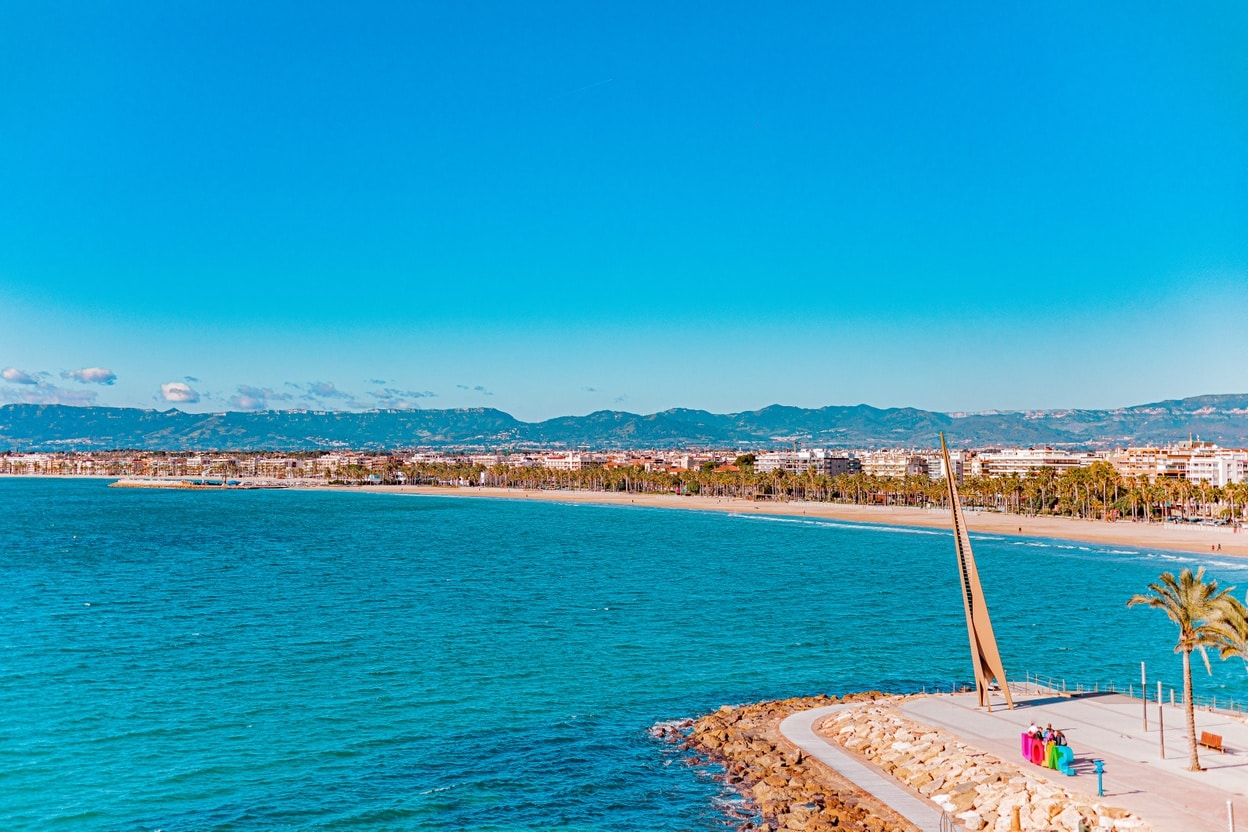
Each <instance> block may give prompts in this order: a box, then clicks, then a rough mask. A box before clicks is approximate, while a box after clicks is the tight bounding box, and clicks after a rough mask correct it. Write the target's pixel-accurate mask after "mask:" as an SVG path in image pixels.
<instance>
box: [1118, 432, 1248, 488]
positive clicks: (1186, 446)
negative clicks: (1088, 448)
mask: <svg viewBox="0 0 1248 832" xmlns="http://www.w3.org/2000/svg"><path fill="white" fill-rule="evenodd" d="M1106 459H1107V460H1108V461H1109V462H1110V463H1111V464H1112V465H1113V466H1114V468H1116V469H1117V470H1118V472H1119V473H1120V474H1122V475H1123V476H1124V477H1139V476H1145V477H1148V478H1149V479H1150V480H1155V479H1157V478H1158V477H1161V478H1163V479H1167V478H1168V479H1188V480H1191V481H1193V482H1208V483H1211V484H1213V485H1216V486H1218V487H1219V488H1221V487H1222V486H1224V485H1228V484H1230V483H1240V482H1244V480H1245V479H1248V451H1244V450H1228V449H1226V448H1219V447H1218V446H1217V445H1215V444H1213V443H1212V442H1201V441H1199V440H1188V441H1184V442H1179V443H1178V444H1177V445H1170V446H1168V447H1165V448H1127V449H1126V450H1122V451H1114V452H1112V453H1110V454H1108V455H1107V456H1106Z"/></svg>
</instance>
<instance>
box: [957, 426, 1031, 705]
mask: <svg viewBox="0 0 1248 832" xmlns="http://www.w3.org/2000/svg"><path fill="white" fill-rule="evenodd" d="M940 452H941V454H942V455H943V456H944V460H945V483H946V485H947V487H948V492H949V507H950V509H951V510H952V511H953V538H954V540H955V541H956V543H957V549H958V577H959V578H961V580H962V604H963V606H964V607H965V608H966V632H967V635H968V636H970V639H971V661H972V662H973V663H974V665H975V690H976V691H977V692H978V693H979V705H980V707H981V708H987V709H988V710H989V711H991V710H992V704H991V703H990V702H989V701H988V691H989V685H990V684H991V683H992V681H993V680H994V679H995V680H996V681H997V684H998V685H1000V687H1001V691H1002V693H1004V694H1005V701H1006V703H1008V704H1009V706H1010V710H1014V698H1013V697H1012V696H1010V686H1009V684H1007V683H1006V680H1005V667H1004V666H1003V665H1002V664H1001V654H1000V653H999V652H998V651H997V639H996V637H995V636H993V634H992V619H990V618H989V617H988V603H987V602H986V601H985V600H984V590H983V588H982V587H981V586H980V585H979V570H977V569H976V568H975V555H974V554H973V553H972V552H971V538H970V536H969V535H967V532H966V518H965V517H964V516H963V515H962V501H961V500H960V499H958V483H957V477H956V476H954V473H953V466H952V465H950V464H949V448H947V447H946V446H945V434H944V433H943V432H942V433H941V434H940Z"/></svg>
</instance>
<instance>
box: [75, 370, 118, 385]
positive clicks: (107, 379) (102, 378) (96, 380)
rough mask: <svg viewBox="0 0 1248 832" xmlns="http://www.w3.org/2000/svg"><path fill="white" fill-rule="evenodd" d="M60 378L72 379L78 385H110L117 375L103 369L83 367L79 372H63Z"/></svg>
mask: <svg viewBox="0 0 1248 832" xmlns="http://www.w3.org/2000/svg"><path fill="white" fill-rule="evenodd" d="M61 378H72V379H73V380H74V381H77V382H78V383H80V384H112V383H113V382H115V381H116V380H117V374H116V373H114V372H113V371H112V370H109V369H107V368H105V367H83V368H82V369H81V370H65V371H63V372H62V373H61Z"/></svg>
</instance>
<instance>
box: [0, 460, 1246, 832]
mask: <svg viewBox="0 0 1248 832" xmlns="http://www.w3.org/2000/svg"><path fill="white" fill-rule="evenodd" d="M975 546H976V555H977V558H978V560H979V565H980V571H981V574H982V577H983V580H984V583H985V587H986V592H987V595H988V598H989V603H990V606H991V608H992V612H993V616H994V619H995V623H996V629H997V636H998V640H999V642H1000V644H1001V648H1002V651H1003V653H1004V658H1005V661H1006V667H1007V669H1008V670H1009V671H1010V672H1011V673H1012V674H1015V675H1021V674H1022V672H1023V671H1024V669H1028V670H1031V671H1033V672H1041V673H1045V674H1053V675H1055V676H1065V677H1068V678H1070V679H1071V680H1072V681H1073V680H1075V679H1080V680H1082V681H1098V680H1099V681H1107V680H1109V679H1115V680H1118V681H1119V682H1123V683H1125V682H1127V681H1130V680H1133V679H1137V678H1138V673H1139V662H1140V661H1141V660H1143V661H1147V662H1148V663H1149V665H1150V668H1151V670H1150V675H1151V676H1153V677H1154V678H1162V679H1164V680H1165V681H1166V683H1167V684H1177V683H1178V680H1179V677H1178V672H1179V660H1178V658H1177V657H1176V656H1175V655H1174V654H1173V653H1172V652H1171V650H1172V647H1173V642H1174V637H1175V633H1174V632H1173V627H1172V625H1170V624H1169V622H1168V621H1167V620H1166V619H1165V618H1164V616H1163V615H1161V614H1160V613H1158V612H1155V611H1151V610H1139V609H1136V610H1127V609H1126V608H1125V602H1126V599H1127V598H1128V597H1129V596H1130V595H1131V594H1132V593H1134V592H1137V591H1142V590H1143V589H1144V587H1145V586H1146V585H1147V584H1148V582H1149V581H1151V580H1153V579H1155V578H1156V576H1157V575H1158V574H1159V573H1160V572H1161V571H1162V570H1163V569H1178V568H1181V567H1182V566H1185V565H1194V564H1195V563H1196V562H1197V560H1198V559H1196V558H1190V557H1188V556H1182V555H1170V554H1164V553H1156V552H1130V551H1125V550H1118V551H1111V550H1105V549H1102V548H1097V547H1093V546H1084V545H1080V544H1068V543H1062V542H1060V541H1040V540H1029V541H1028V540H1024V541H1017V540H999V539H991V538H976V539H975ZM953 558H954V556H953V544H952V538H951V537H950V536H949V535H948V534H943V533H939V532H932V531H921V530H905V529H895V528H886V527H878V526H856V525H848V524H838V523H832V522H818V521H810V522H807V521H800V520H780V519H767V518H759V517H748V518H747V517H734V516H728V515H721V514H712V513H706V514H703V513H697V512H677V511H664V510H653V509H634V508H606V507H586V506H565V505H555V504H549V503H527V502H524V501H509V500H468V499H454V498H428V497H413V496H400V495H381V494H369V493H301V492H297V491H285V492H248V491H234V492H188V491H156V490H129V489H109V488H106V487H105V484H104V483H103V482H101V481H70V480H49V479H42V480H40V479H34V480H2V481H0V705H2V708H0V828H3V829H6V830H21V829H32V830H33V829H39V830H45V829H53V830H54V829H73V830H79V829H85V830H157V829H162V830H166V832H174V830H269V829H316V830H322V829H324V830H371V829H434V828H446V829H495V830H502V829H535V828H542V829H568V830H573V829H575V830H598V829H602V830H606V829H643V828H645V829H687V830H712V829H722V828H723V827H722V815H721V812H720V809H719V807H718V805H717V803H716V796H717V794H718V787H717V786H716V784H715V783H714V782H712V781H711V780H709V779H707V778H705V777H703V776H699V775H698V774H697V773H695V771H694V770H692V769H690V768H688V767H686V766H684V765H681V764H680V763H679V762H678V761H675V760H674V758H673V756H672V754H671V752H670V751H668V750H667V749H665V748H664V747H663V746H661V745H660V744H659V743H657V742H656V741H654V740H652V739H651V738H650V737H649V736H648V735H647V729H648V728H649V727H650V726H651V725H652V724H654V723H655V722H656V721H660V720H665V719H671V718H676V717H681V716H687V715H694V714H697V713H700V712H704V711H706V710H709V709H713V708H715V707H718V706H719V705H721V704H725V703H737V702H743V701H750V700H756V699H761V698H768V697H782V696H791V695H800V694H814V693H823V692H827V693H840V692H846V691H852V690H859V689H869V688H884V689H891V690H917V689H920V688H922V687H925V686H926V687H928V688H931V687H935V686H945V687H947V686H948V685H949V684H951V683H952V682H954V681H955V680H965V679H967V678H968V677H969V664H970V662H969V658H968V648H967V640H966V632H965V627H964V618H963V612H962V607H961V601H960V598H959V594H958V587H957V583H956V582H957V577H956V572H955V570H954V560H953ZM1210 571H1211V572H1212V573H1213V575H1214V576H1216V577H1218V578H1220V579H1223V580H1224V581H1228V582H1230V583H1238V584H1239V585H1240V586H1241V587H1246V586H1248V564H1244V563H1238V562H1235V561H1232V560H1230V559H1224V560H1218V561H1215V562H1213V563H1211V564H1210ZM1240 594H1242V592H1241V593H1240ZM1197 667H1198V668H1199V663H1198V662H1197ZM1196 684H1197V691H1198V693H1203V694H1206V695H1208V694H1210V693H1218V695H1220V696H1229V695H1234V696H1236V697H1237V698H1245V699H1248V674H1245V670H1244V666H1243V664H1242V663H1226V664H1220V663H1217V662H1216V661H1215V675H1214V676H1213V677H1207V676H1205V675H1204V672H1203V670H1201V671H1199V672H1198V673H1197V679H1196Z"/></svg>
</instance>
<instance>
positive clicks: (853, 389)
mask: <svg viewBox="0 0 1248 832" xmlns="http://www.w3.org/2000/svg"><path fill="white" fill-rule="evenodd" d="M1245 37H1248V15H1245V13H1244V11H1243V9H1242V7H1239V6H1237V5H1236V4H1231V3H1224V4H1217V3H1215V4H1211V5H1207V6H1204V7H1202V8H1201V9H1200V10H1195V11H1193V10H1184V11H1182V12H1180V11H1176V10H1174V9H1170V8H1168V7H1165V6H1163V5H1159V4H1158V5H1145V6H1143V7H1141V6H1139V5H1138V4H1128V3H1116V4H1108V5H1102V6H1098V7H1096V8H1088V7H1086V6H1084V5H1081V4H1060V3H1059V4H1050V5H1047V6H1045V7H1044V8H1031V9H1021V8H1001V7H998V6H996V5H993V4H970V5H967V6H963V7H961V8H958V9H933V8H928V7H924V6H922V5H917V4H916V5H910V6H905V7H904V9H903V10H902V11H901V12H896V13H894V12H885V11H882V10H877V9H866V8H864V9H850V8H833V7H827V6H823V5H820V4H796V5H792V6H789V7H787V9H786V10H785V12H784V13H777V14H773V15H769V16H760V15H759V14H758V13H757V12H756V10H752V9H750V8H748V7H744V6H727V7H719V8H717V9H716V10H715V14H714V15H707V14H704V13H703V12H701V11H699V10H697V9H693V8H684V9H671V8H668V7H660V6H657V5H650V6H646V5H642V6H632V7H629V9H627V10H624V9H619V10H612V9H576V10H570V9H568V8H567V7H564V6H558V5H554V4H539V5H526V6H525V7H523V8H519V7H506V6H501V7H494V8H476V7H472V8H469V7H455V8H435V7H429V6H420V5H417V6H390V5H387V4H373V5H366V6H363V7H359V8H357V9H353V10H352V13H351V14H349V15H345V14H343V13H342V12H341V10H339V9H336V8H334V7H331V6H328V5H323V4H300V5H297V6H296V5H294V4H289V3H274V4H267V5H266V6H264V7H263V8H250V7H247V6H245V5H242V4H234V5H231V4H214V5H213V6H212V7H204V8H186V7H168V6H162V5H159V4H142V3H140V4H135V5H129V6H127V7H126V8H124V9H108V10H106V9H102V8H101V9H93V8H78V9H75V10H74V11H73V13H72V14H70V13H67V12H65V11H63V10H56V9H52V8H48V7H43V6H32V7H26V8H14V9H11V10H10V13H9V14H8V15H7V16H6V26H5V27H4V31H3V32H0V54H4V55H6V56H7V62H8V63H9V65H11V66H12V67H13V68H14V70H15V71H13V72H11V73H9V77H10V79H11V83H10V85H9V87H8V88H7V94H6V106H5V108H4V109H3V115H2V116H0V117H3V118H4V122H3V123H4V125H5V128H6V129H5V130H3V131H0V150H3V153H4V157H5V159H6V164H5V165H4V171H3V177H4V179H3V181H4V190H5V193H6V197H7V198H6V200H4V204H3V205H0V324H2V326H0V403H19V402H31V403H64V404H77V405H81V404H97V405H107V406H121V407H145V408H150V407H158V408H162V409H163V408H167V407H176V408H179V409H183V410H187V411H190V412H201V413H207V412H216V411H222V410H231V411H261V410H266V409H287V408H312V409H324V410H348V411H352V410H369V409H374V408H380V409H385V408H396V409H403V408H429V407H434V408H457V407H475V406H488V407H496V408H499V409H502V410H505V411H507V412H509V413H514V414H516V415H517V416H518V417H520V418H522V419H526V420H538V419H544V418H550V417H553V416H557V415H560V414H567V413H572V414H581V413H589V412H592V411H598V410H604V409H614V410H627V411H630V412H641V413H653V412H659V411H663V410H665V409H668V408H673V407H691V408H703V409H707V410H711V411H715V412H738V411H742V410H749V409H753V408H758V407H763V406H765V405H767V404H770V403H773V402H779V403H783V404H787V405H794V406H805V407H819V406H823V405H825V404H829V403H840V404H854V403H858V402H868V403H871V404H873V405H876V406H879V407H900V406H914V407H922V408H926V409H931V410H939V411H943V412H951V411H968V412H974V411H982V410H988V409H1007V410H1033V409H1057V408H1108V407H1118V406H1125V405H1128V404H1133V403H1140V402H1150V401H1160V400H1165V399H1177V398H1183V397H1186V396H1193V395H1198V394H1206V393H1224V392H1234V391H1242V390H1248V365H1246V364H1245V363H1244V362H1243V360H1242V349H1240V346H1241V342H1242V337H1243V336H1242V332H1241V331H1240V330H1241V327H1239V326H1238V325H1237V322H1239V321H1243V320H1245V319H1246V318H1248V292H1245V291H1244V289H1245V287H1248V233H1246V230H1248V204H1246V203H1245V202H1244V200H1243V184H1244V182H1245V181H1248V157H1246V156H1245V154H1243V153H1242V148H1243V147H1245V146H1248V109H1245V106H1244V101H1245V100H1248V99H1245V96H1244V91H1245V86H1244V78H1246V77H1248V67H1245V63H1244V62H1245V58H1244V53H1243V50H1242V49H1241V48H1240V46H1241V44H1242V43H1243V40H1244V38H1245ZM951 375H956V377H957V379H958V383H957V384H955V385H951V384H949V378H950V376H951Z"/></svg>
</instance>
